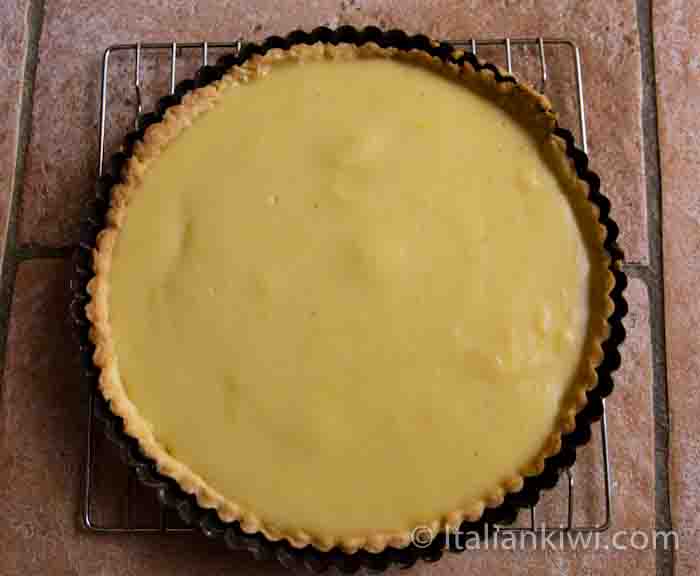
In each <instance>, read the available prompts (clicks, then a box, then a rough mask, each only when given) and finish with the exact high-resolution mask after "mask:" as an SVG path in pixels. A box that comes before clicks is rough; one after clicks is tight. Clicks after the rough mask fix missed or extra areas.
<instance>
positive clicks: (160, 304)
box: [86, 42, 615, 553]
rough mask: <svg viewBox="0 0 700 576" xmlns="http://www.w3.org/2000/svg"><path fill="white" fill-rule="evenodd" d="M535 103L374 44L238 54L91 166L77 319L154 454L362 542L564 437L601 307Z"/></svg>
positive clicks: (325, 531)
mask: <svg viewBox="0 0 700 576" xmlns="http://www.w3.org/2000/svg"><path fill="white" fill-rule="evenodd" d="M555 127H556V117H555V115H554V114H553V112H552V110H551V106H550V104H549V102H548V101H547V100H546V99H545V98H544V97H543V96H541V95H539V94H537V93H535V92H534V91H532V90H531V89H530V88H528V87H527V86H525V85H523V84H520V83H518V82H516V81H509V82H498V81H496V79H495V77H494V73H493V72H492V71H490V70H486V69H477V68H475V67H474V66H472V65H471V64H470V63H469V61H465V60H462V61H461V62H460V63H457V62H456V61H445V60H442V59H439V58H436V57H434V56H431V55H430V54H428V53H427V52H425V51H422V50H399V49H396V48H391V47H388V48H387V47H380V46H378V45H377V44H374V43H371V42H370V43H366V44H363V45H361V46H356V45H354V44H337V45H334V44H324V43H317V44H313V45H306V44H300V45H293V46H291V48H289V49H287V50H282V49H270V50H268V51H267V52H266V53H264V54H258V55H253V56H251V57H250V58H249V59H247V60H246V61H245V62H243V63H242V64H240V65H237V66H234V67H233V68H231V69H230V70H229V71H228V72H227V73H226V74H224V75H223V77H221V79H219V80H217V81H216V82H213V83H211V84H209V85H207V86H205V87H202V88H199V89H197V90H194V91H193V92H191V93H189V94H187V95H186V96H185V97H184V98H183V99H182V102H181V103H180V104H178V105H176V106H172V107H170V108H168V110H167V111H166V113H165V114H164V117H163V119H162V121H161V122H159V123H157V124H154V125H152V126H150V127H149V128H148V129H147V130H146V131H145V135H144V137H143V139H142V140H141V141H139V142H137V143H136V144H135V145H134V147H133V154H132V155H131V157H130V158H129V159H128V161H127V162H126V164H125V167H124V169H123V171H122V175H121V181H120V182H119V183H118V184H117V185H115V186H114V187H113V188H112V193H111V203H110V209H109V211H108V213H107V218H106V222H107V225H106V227H105V228H104V229H103V230H102V231H101V232H100V234H99V235H98V238H97V244H96V248H95V250H94V253H93V267H94V278H93V279H92V280H91V281H90V282H89V284H88V292H89V294H90V295H91V301H90V302H89V303H88V305H87V307H86V314H87V317H88V318H89V320H90V322H91V323H92V326H91V330H90V338H91V340H92V341H93V343H94V344H95V352H94V357H93V360H94V363H95V364H96V365H97V366H98V367H99V368H100V377H99V386H100V390H101V392H102V394H103V395H104V397H105V398H106V399H107V400H108V401H109V406H110V409H111V410H112V412H113V413H114V414H116V415H117V416H119V417H121V418H122V420H123V423H124V430H125V432H126V433H127V434H128V435H130V436H132V437H133V438H135V439H137V440H138V443H139V446H140V448H141V450H142V451H143V453H144V454H145V455H146V456H148V457H149V458H151V459H153V460H154V461H155V462H156V464H157V467H158V470H159V472H160V473H161V474H163V475H165V476H168V477H170V478H172V479H174V480H175V481H176V482H177V483H178V484H179V486H180V487H181V488H182V489H183V490H184V491H186V492H188V493H190V494H193V495H195V497H196V500H197V502H198V504H199V505H200V506H202V507H204V508H211V509H215V510H216V513H217V514H218V516H219V517H220V518H221V520H223V521H224V522H230V521H238V522H239V523H240V526H241V528H242V529H243V530H244V531H245V532H248V533H255V532H262V533H263V534H264V535H265V536H266V537H267V538H268V539H270V540H281V539H285V540H287V541H288V542H289V543H291V545H292V546H294V547H304V546H307V545H309V544H311V545H313V546H314V547H316V548H318V549H320V550H329V549H331V548H333V547H340V548H342V549H343V550H344V551H345V552H350V553H352V552H355V551H357V550H359V549H365V550H368V551H371V552H378V551H381V550H383V549H384V548H386V547H388V546H391V547H397V548H401V547H404V546H407V545H408V544H409V543H410V542H411V535H412V533H413V531H414V530H415V529H416V527H423V526H427V527H429V528H430V529H431V530H432V531H433V534H437V533H438V532H439V531H440V530H445V529H449V528H450V527H456V526H458V525H459V524H460V523H461V522H462V521H463V520H471V521H475V520H478V519H479V518H480V517H481V516H482V514H483V513H484V509H485V508H486V507H495V506H498V505H499V504H500V503H502V502H503V499H504V496H505V495H506V494H508V493H510V492H517V491H519V490H520V489H521V488H522V486H523V481H524V478H526V477H529V476H534V475H537V474H539V473H540V472H541V471H542V470H543V467H544V463H545V459H546V458H547V457H550V456H552V455H554V454H557V453H558V452H559V450H560V448H561V442H562V436H563V435H565V434H567V433H570V432H572V431H573V430H574V428H575V426H576V420H575V417H576V414H577V413H578V412H580V411H581V409H582V408H583V407H584V406H585V404H586V401H587V400H586V393H587V392H588V391H590V390H592V389H593V388H594V387H595V386H596V385H597V375H596V370H595V368H596V367H597V366H598V365H599V363H600V362H601V359H602V358H603V351H602V348H601V343H602V342H603V341H604V340H605V339H606V338H607V336H608V334H609V324H608V317H609V316H610V314H611V313H612V311H613V303H612V300H611V298H610V291H611V289H612V287H613V285H614V278H613V276H612V274H611V268H614V267H615V263H614V262H612V260H611V258H610V255H609V253H608V252H607V251H606V249H605V247H604V239H605V229H604V228H603V227H602V226H601V225H600V223H599V221H598V209H597V207H596V206H594V205H593V204H592V203H590V202H589V200H588V185H587V184H586V183H585V182H583V181H582V180H580V179H579V177H578V176H577V174H576V170H575V168H574V166H573V162H572V161H571V159H570V158H569V157H568V156H567V154H566V151H565V143H564V141H563V140H561V138H560V137H559V136H558V135H557V134H556V131H555Z"/></svg>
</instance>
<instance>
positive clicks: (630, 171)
mask: <svg viewBox="0 0 700 576" xmlns="http://www.w3.org/2000/svg"><path fill="white" fill-rule="evenodd" d="M144 6H145V5H144V4H143V3H141V2H138V1H136V0H126V1H116V0H109V1H107V2H102V3H100V4H99V5H95V4H93V3H88V2H68V1H67V0H49V2H47V13H46V18H45V24H44V28H43V34H42V38H41V44H40V56H41V62H40V64H39V68H38V72H37V83H36V97H35V99H36V105H35V107H34V132H33V135H32V143H31V147H30V152H29V157H28V164H27V168H28V177H27V182H26V186H25V195H24V203H23V211H22V212H23V214H22V220H21V226H20V237H21V239H22V241H24V242H29V241H32V242H39V243H45V244H51V245H61V244H67V243H71V242H74V241H75V239H76V238H77V222H78V219H79V214H80V207H81V204H82V203H83V202H84V200H85V198H87V197H88V196H89V194H90V188H91V182H92V180H93V177H94V175H95V162H96V136H95V125H96V117H97V113H96V108H97V106H96V102H97V95H98V71H99V58H100V52H101V50H103V49H104V48H105V47H106V46H108V45H109V44H111V43H114V42H129V41H132V42H133V41H135V40H137V39H143V40H155V39H157V40H169V39H172V38H179V39H184V40H200V39H203V38H209V39H212V40H224V39H231V38H235V37H237V36H239V35H243V36H245V37H246V38H251V37H252V38H255V39H260V38H262V37H263V36H265V35H267V34H271V33H284V32H286V31H289V30H290V29H292V28H295V27H299V26H301V27H305V28H310V27H313V26H315V25H319V24H326V25H331V26H337V25H341V24H344V23H351V24H355V25H364V24H370V23H373V24H379V25H382V26H385V27H396V26H397V27H402V28H405V29H407V30H409V31H423V32H427V33H429V34H431V35H433V36H435V37H443V38H453V39H456V38H461V37H469V36H471V35H479V36H488V37H494V36H498V35H503V34H511V35H524V34H531V35H533V34H543V35H554V36H566V37H570V38H572V39H574V40H576V41H577V42H578V43H579V45H580V46H581V48H582V50H583V61H584V70H585V74H586V78H585V86H586V96H587V104H588V114H589V115H588V120H589V140H590V145H591V150H592V156H593V162H594V166H595V168H596V169H597V170H598V171H599V172H600V174H601V175H602V177H603V179H604V182H605V186H606V190H607V192H608V193H609V195H610V196H611V197H612V199H613V201H614V206H615V216H616V218H617V219H618V221H619V223H620V225H621V228H622V230H623V232H624V233H623V237H622V243H623V245H624V247H625V249H626V251H627V256H628V258H629V259H630V260H632V261H646V259H647V232H646V216H645V215H646V203H645V200H644V192H643V186H642V181H643V179H642V176H643V166H642V154H641V136H640V134H641V132H640V92H641V88H640V85H641V84H640V65H639V62H640V57H639V35H638V31H637V18H636V11H635V6H636V2H635V0H613V1H609V2H604V3H595V7H594V6H593V5H591V3H587V2H576V1H575V0H566V1H564V2H558V3H556V6H554V5H551V4H550V5H548V6H549V7H547V6H546V5H541V4H539V3H533V2H521V3H515V2H504V3H501V2H499V3H493V2H490V1H487V0H474V1H473V2H471V3H470V6H467V7H465V6H463V5H459V4H458V3H455V2H452V1H450V0H431V1H429V2H398V1H396V0H344V1H343V2H334V1H331V0H319V1H317V2H314V3H310V4H307V3H302V2H299V1H294V2H287V3H285V5H284V7H283V8H280V6H279V3H277V2H270V1H268V0H266V1H265V2H257V3H255V5H254V6H253V5H250V6H249V7H247V8H242V7H241V6H240V5H239V3H238V2H229V1H227V2H223V3H220V2H217V3H214V2H206V3H199V4H198V5H197V8H196V9H192V8H191V6H190V3H187V2H182V1H180V0H178V1H176V0H170V1H165V0H161V1H159V2H156V3H152V5H151V6H149V7H148V9H146V8H145V7H144ZM548 58H549V65H550V66H551V72H552V77H557V78H560V79H559V80H558V81H555V82H553V83H552V84H551V85H550V88H549V90H548V92H549V93H550V94H552V95H553V97H554V100H555V101H560V100H562V98H561V97H560V96H561V95H562V94H564V93H566V94H569V96H568V98H567V99H566V101H565V102H564V103H563V119H564V123H565V124H568V125H571V124H572V122H573V121H574V117H573V116H574V115H573V114H571V112H570V111H571V108H572V104H573V102H572V97H571V94H572V92H571V87H572V85H571V82H572V80H573V77H572V76H571V69H570V68H569V67H568V66H565V63H567V64H568V60H564V58H562V56H561V54H559V55H557V54H555V53H553V52H550V53H549V54H548ZM117 60H118V59H117V58H115V63H116V64H117V68H116V70H117V71H118V72H121V71H123V72H126V73H127V74H130V73H131V70H130V67H129V66H130V63H127V62H125V61H124V60H125V59H122V61H121V64H119V62H117ZM557 62H559V63H558V64H557ZM120 66H121V67H120ZM147 66H148V65H147ZM150 66H152V68H151V72H150V74H151V75H155V76H157V77H158V79H157V80H156V81H155V83H154V84H153V86H158V87H159V89H158V91H159V92H162V91H164V90H165V88H166V87H167V70H166V71H165V72H164V71H163V70H164V68H163V67H161V68H160V73H156V72H155V65H150ZM517 70H518V68H517V66H516V71H517ZM562 74H565V75H566V78H561V76H562ZM129 88H130V87H129ZM126 100H130V101H131V103H130V104H122V105H121V106H119V107H118V108H117V109H115V115H116V122H115V126H114V127H113V128H114V130H113V131H112V132H111V133H110V135H108V144H109V146H110V148H113V147H114V145H115V144H116V143H117V142H118V141H119V140H120V139H121V137H122V134H123V132H124V130H125V129H127V128H128V126H129V124H130V116H131V114H132V110H133V100H134V97H133V94H132V93H131V90H128V91H125V90H122V92H121V93H119V92H118V91H117V94H115V95H114V99H113V101H114V102H116V101H120V102H124V101H126Z"/></svg>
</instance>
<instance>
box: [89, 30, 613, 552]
mask: <svg viewBox="0 0 700 576" xmlns="http://www.w3.org/2000/svg"><path fill="white" fill-rule="evenodd" d="M367 57H384V58H400V59H402V60H407V61H411V62H415V63H418V64H421V65H424V66H429V67H431V68H433V69H435V70H437V71H439V72H441V73H443V74H447V75H450V76H452V77H454V78H456V79H458V80H460V81H462V82H464V83H465V84H467V85H468V86H469V87H470V88H472V89H473V90H476V91H477V92H480V93H482V94H484V95H485V96H487V97H488V98H490V99H491V100H495V101H496V102H497V103H498V104H499V105H500V106H502V107H503V108H505V109H506V110H508V111H509V112H510V113H511V114H512V115H513V116H515V117H516V118H518V119H519V120H520V121H522V122H523V123H524V124H525V125H527V127H528V128H529V130H530V131H531V132H532V133H533V134H534V136H535V137H536V138H537V139H538V141H540V142H541V143H542V144H543V146H542V149H543V151H544V153H545V154H547V156H548V159H549V160H550V162H551V165H552V167H553V169H554V170H555V171H556V173H557V174H558V176H559V177H560V179H561V181H562V183H563V184H564V189H565V190H566V191H567V192H568V193H569V195H570V199H571V201H572V204H574V208H575V209H576V210H575V212H576V213H577V216H578V217H579V224H580V225H581V227H582V230H583V232H584V236H586V242H587V244H588V249H589V252H590V254H591V256H592V257H591V266H592V269H591V276H592V278H593V281H592V283H593V287H592V289H591V302H590V307H591V313H590V318H589V331H588V336H587V339H586V343H585V353H584V355H583V359H582V362H581V366H580V367H579V371H578V374H577V375H578V378H577V381H576V382H575V385H574V386H573V387H572V391H571V394H570V395H569V396H568V397H567V398H566V399H565V400H564V405H563V407H562V411H561V415H560V418H559V421H558V427H557V429H556V430H555V431H553V432H552V434H551V435H550V436H549V438H548V439H547V440H546V441H545V443H544V446H543V447H542V449H541V450H540V452H539V454H538V455H537V456H536V457H535V458H534V459H533V460H532V461H531V462H530V463H529V464H528V465H527V466H524V467H522V468H521V469H520V470H514V471H513V474H512V476H511V477H509V478H506V479H504V480H503V481H502V482H501V483H500V484H499V485H498V486H495V487H494V488H493V489H492V490H491V491H490V492H489V493H487V494H484V496H483V498H482V499H481V500H478V501H475V502H471V503H468V504H467V505H465V506H463V507H461V508H459V509H455V510H453V511H452V512H450V513H449V514H446V515H444V516H442V517H440V518H435V519H434V520H433V521H432V522H429V523H427V526H428V527H429V528H431V529H432V530H433V532H432V533H433V534H437V532H438V531H439V530H441V529H448V528H454V527H457V526H459V524H460V523H461V522H462V521H463V520H470V521H475V520H478V519H479V518H480V517H481V515H482V514H483V511H484V508H485V507H495V506H498V505H499V504H501V503H502V502H503V499H504V497H505V494H506V493H508V492H517V491H519V490H520V489H522V486H523V480H524V477H525V476H532V475H536V474H539V473H541V472H542V470H543V469H544V463H545V458H547V457H549V456H552V455H554V454H556V453H558V452H559V451H560V449H561V444H562V441H561V437H562V435H563V434H566V433H569V432H571V431H572V430H573V429H574V428H575V425H576V422H575V416H576V414H577V413H578V412H579V411H580V410H581V409H582V408H583V407H584V406H585V405H586V402H587V398H586V391H587V390H590V389H592V388H594V387H595V385H596V383H597V377H596V373H595V367H596V366H598V364H599V363H600V362H601V360H602V358H603V350H602V348H601V343H602V342H603V341H604V340H605V339H606V338H607V336H608V332H609V325H608V322H607V319H608V318H609V316H610V315H611V313H612V311H613V302H612V300H611V299H610V297H609V293H610V290H611V289H612V287H613V285H614V278H613V276H612V274H611V273H610V271H609V270H608V267H609V265H610V258H609V257H608V255H607V254H606V252H605V250H604V249H603V240H604V236H605V229H604V228H603V226H601V225H600V224H599V223H598V212H597V208H596V207H595V206H594V205H593V204H591V203H590V202H589V201H588V200H587V184H586V183H585V182H583V181H582V180H580V179H579V178H578V176H577V174H576V171H575V168H574V166H573V161H572V160H571V159H570V158H569V157H568V156H567V155H566V154H565V152H564V148H565V144H564V142H563V141H562V140H561V139H560V138H559V137H557V136H555V135H554V133H553V130H554V127H555V125H556V117H555V115H554V113H553V112H552V109H551V105H550V103H549V101H548V100H547V99H546V98H545V97H544V96H542V95H541V94H539V93H537V92H535V91H534V90H532V89H531V88H529V87H528V86H526V85H524V84H521V83H510V82H498V81H497V80H496V79H495V77H494V73H493V72H492V71H490V70H488V69H484V70H481V71H476V70H475V69H474V68H473V67H472V66H471V65H470V64H469V63H466V64H465V65H463V66H461V67H460V66H457V65H456V64H447V63H444V62H442V61H441V60H439V59H438V58H434V57H432V56H430V55H429V54H427V53H426V52H423V51H419V50H413V51H410V52H402V51H400V50H397V49H393V48H380V47H379V46H377V45H376V44H372V43H368V44H365V45H363V46H360V47H357V46H354V45H350V44H340V45H337V46H334V45H329V44H321V43H319V44H315V45H313V46H307V45H297V46H293V47H292V48H290V49H289V50H287V51H283V50H279V49H273V50H270V51H268V52H267V54H265V55H264V56H259V55H255V56H253V57H251V58H250V59H249V60H248V61H246V62H245V63H244V64H243V65H241V66H236V67H234V68H232V69H231V70H229V72H228V73H227V74H225V75H224V76H223V77H222V78H221V80H219V81H217V82H215V83H213V84H211V85H208V86H205V87H203V88H199V89H197V90H194V91H193V92H191V93H189V94H187V95H186V96H185V97H184V98H183V100H182V103H181V104H179V105H177V106H173V107H171V108H169V109H168V110H167V111H166V113H165V116H164V118H163V120H162V121H161V122H160V123H158V124H155V125H152V126H150V127H149V128H148V129H147V130H146V132H145V135H144V138H143V141H141V142H138V143H137V144H136V145H135V146H134V153H133V155H132V157H131V158H130V159H129V160H128V161H127V163H126V165H125V168H124V170H123V173H122V174H121V177H122V182H121V183H120V184H118V185H116V186H114V188H113V189H112V197H111V203H110V209H109V211H108V214H107V226H106V228H105V229H104V230H103V231H102V232H101V233H100V234H99V235H98V238H97V246H96V249H95V250H94V252H93V267H94V272H95V277H94V278H93V279H92V280H91V281H90V283H89V284H88V293H89V294H90V295H91V297H92V298H91V301H90V303H89V304H88V305H87V307H86V311H87V317H88V318H89V319H90V321H91V322H92V328H91V330H90V339H91V340H92V342H93V343H94V344H95V353H94V357H93V360H94V363H95V364H96V365H97V366H98V367H99V368H100V369H101V373H100V378H99V386H100V390H101V391H102V394H103V395H104V397H105V398H106V399H107V400H108V401H109V403H110V408H111V410H112V412H114V413H115V414H116V415H118V416H120V417H121V418H122V419H123V421H124V429H125V431H126V433H127V434H129V435H130V436H132V437H134V438H136V439H137V440H138V441H139V444H140V447H141V449H142V451H143V452H144V453H145V454H146V455H147V456H149V457H150V458H152V459H153V460H154V461H155V462H156V463H157V466H158V469H159V471H160V472H161V473H162V474H164V475H166V476H169V477H171V478H173V479H174V480H176V481H177V482H178V484H179V485H180V486H181V487H182V489H183V490H185V491H186V492H188V493H190V494H194V495H195V496H196V498H197V502H198V503H199V505H200V506H202V507H204V508H214V509H216V511H217V513H218V515H219V516H220V518H221V519H222V520H223V521H225V522H229V521H233V520H238V521H239V522H240V525H241V528H242V529H243V530H244V531H245V532H247V533H254V532H262V533H263V534H264V535H265V536H266V537H267V538H268V539H270V540H280V539H283V538H284V539H286V540H288V541H289V542H290V543H291V544H292V545H293V546H295V547H303V546H306V545H307V544H311V545H313V546H315V547H316V548H319V549H321V550H329V549H330V548H332V547H334V546H340V547H341V548H342V549H343V550H345V551H346V552H350V553H352V552H355V551H357V550H359V549H361V548H363V549H366V550H369V551H371V552H379V551H381V550H383V549H384V548H386V547H387V546H392V547H397V548H400V547H404V546H407V545H408V544H409V543H410V538H411V532H410V531H406V532H400V533H384V532H381V533H379V532H378V533H370V534H366V535H365V536H362V537H353V538H333V537H324V536H323V535H319V534H309V533H307V532H305V531H303V530H301V529H298V530H295V531H281V530H279V529H278V528H276V527H274V526H271V525H267V524H265V523H263V522H262V521H261V520H260V519H259V518H258V517H257V516H256V514H255V511H253V510H249V509H246V508H244V507H243V506H240V505H239V504H237V503H236V502H234V501H231V500H228V499H226V498H224V497H223V496H222V495H221V494H219V493H218V492H216V491H215V490H214V489H212V488H211V487H210V486H209V485H207V484H206V482H205V481H204V480H203V479H202V478H201V477H199V476H198V475H197V474H195V473H194V472H193V471H192V470H190V469H189V468H188V467H187V466H185V465H184V464H183V463H181V462H179V461H178V460H176V459H175V458H173V457H172V456H170V455H169V454H168V452H167V450H166V448H165V447H164V446H163V445H162V444H161V443H159V441H158V440H157V439H156V438H155V436H154V434H153V431H152V429H151V426H150V425H149V423H148V422H147V421H145V420H144V419H143V418H142V417H141V415H140V414H139V413H138V410H137V409H136V407H135V406H134V405H133V404H132V403H131V401H130V400H129V398H128V396H127V394H126V392H125V390H124V387H123V385H122V381H121V378H120V376H119V366H118V359H117V357H116V354H115V351H114V342H113V339H112V335H111V326H110V314H109V291H110V268H111V264H112V254H113V249H114V245H115V242H116V239H117V237H118V236H119V233H120V230H121V228H122V226H123V223H124V219H125V216H126V212H127V210H128V206H129V203H130V200H131V198H132V197H133V195H134V194H136V193H138V189H139V186H140V183H141V179H142V177H143V174H144V173H145V171H146V170H147V169H148V166H149V164H150V163H151V162H152V161H153V160H154V159H155V158H157V157H158V156H159V154H160V152H161V151H162V150H163V149H164V148H165V147H166V146H168V145H169V143H170V142H172V141H173V140H174V139H175V138H177V137H178V135H179V134H180V132H181V131H182V130H185V129H187V127H188V126H190V125H191V124H192V123H193V121H194V120H195V119H196V118H197V117H198V116H199V115H200V114H204V113H206V111H207V110H209V109H210V108H212V107H213V106H215V105H216V103H217V101H218V100H219V99H220V98H221V95H222V93H223V92H224V91H225V90H226V89H229V88H232V87H235V86H236V85H239V84H242V83H247V82H250V81H253V80H255V79H256V78H258V77H262V76H265V75H266V74H268V73H269V71H270V70H271V68H272V66H273V65H274V63H275V62H277V61H282V60H287V61H301V60H319V59H324V58H326V59H337V60H341V59H349V58H367ZM601 288H602V289H601Z"/></svg>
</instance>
